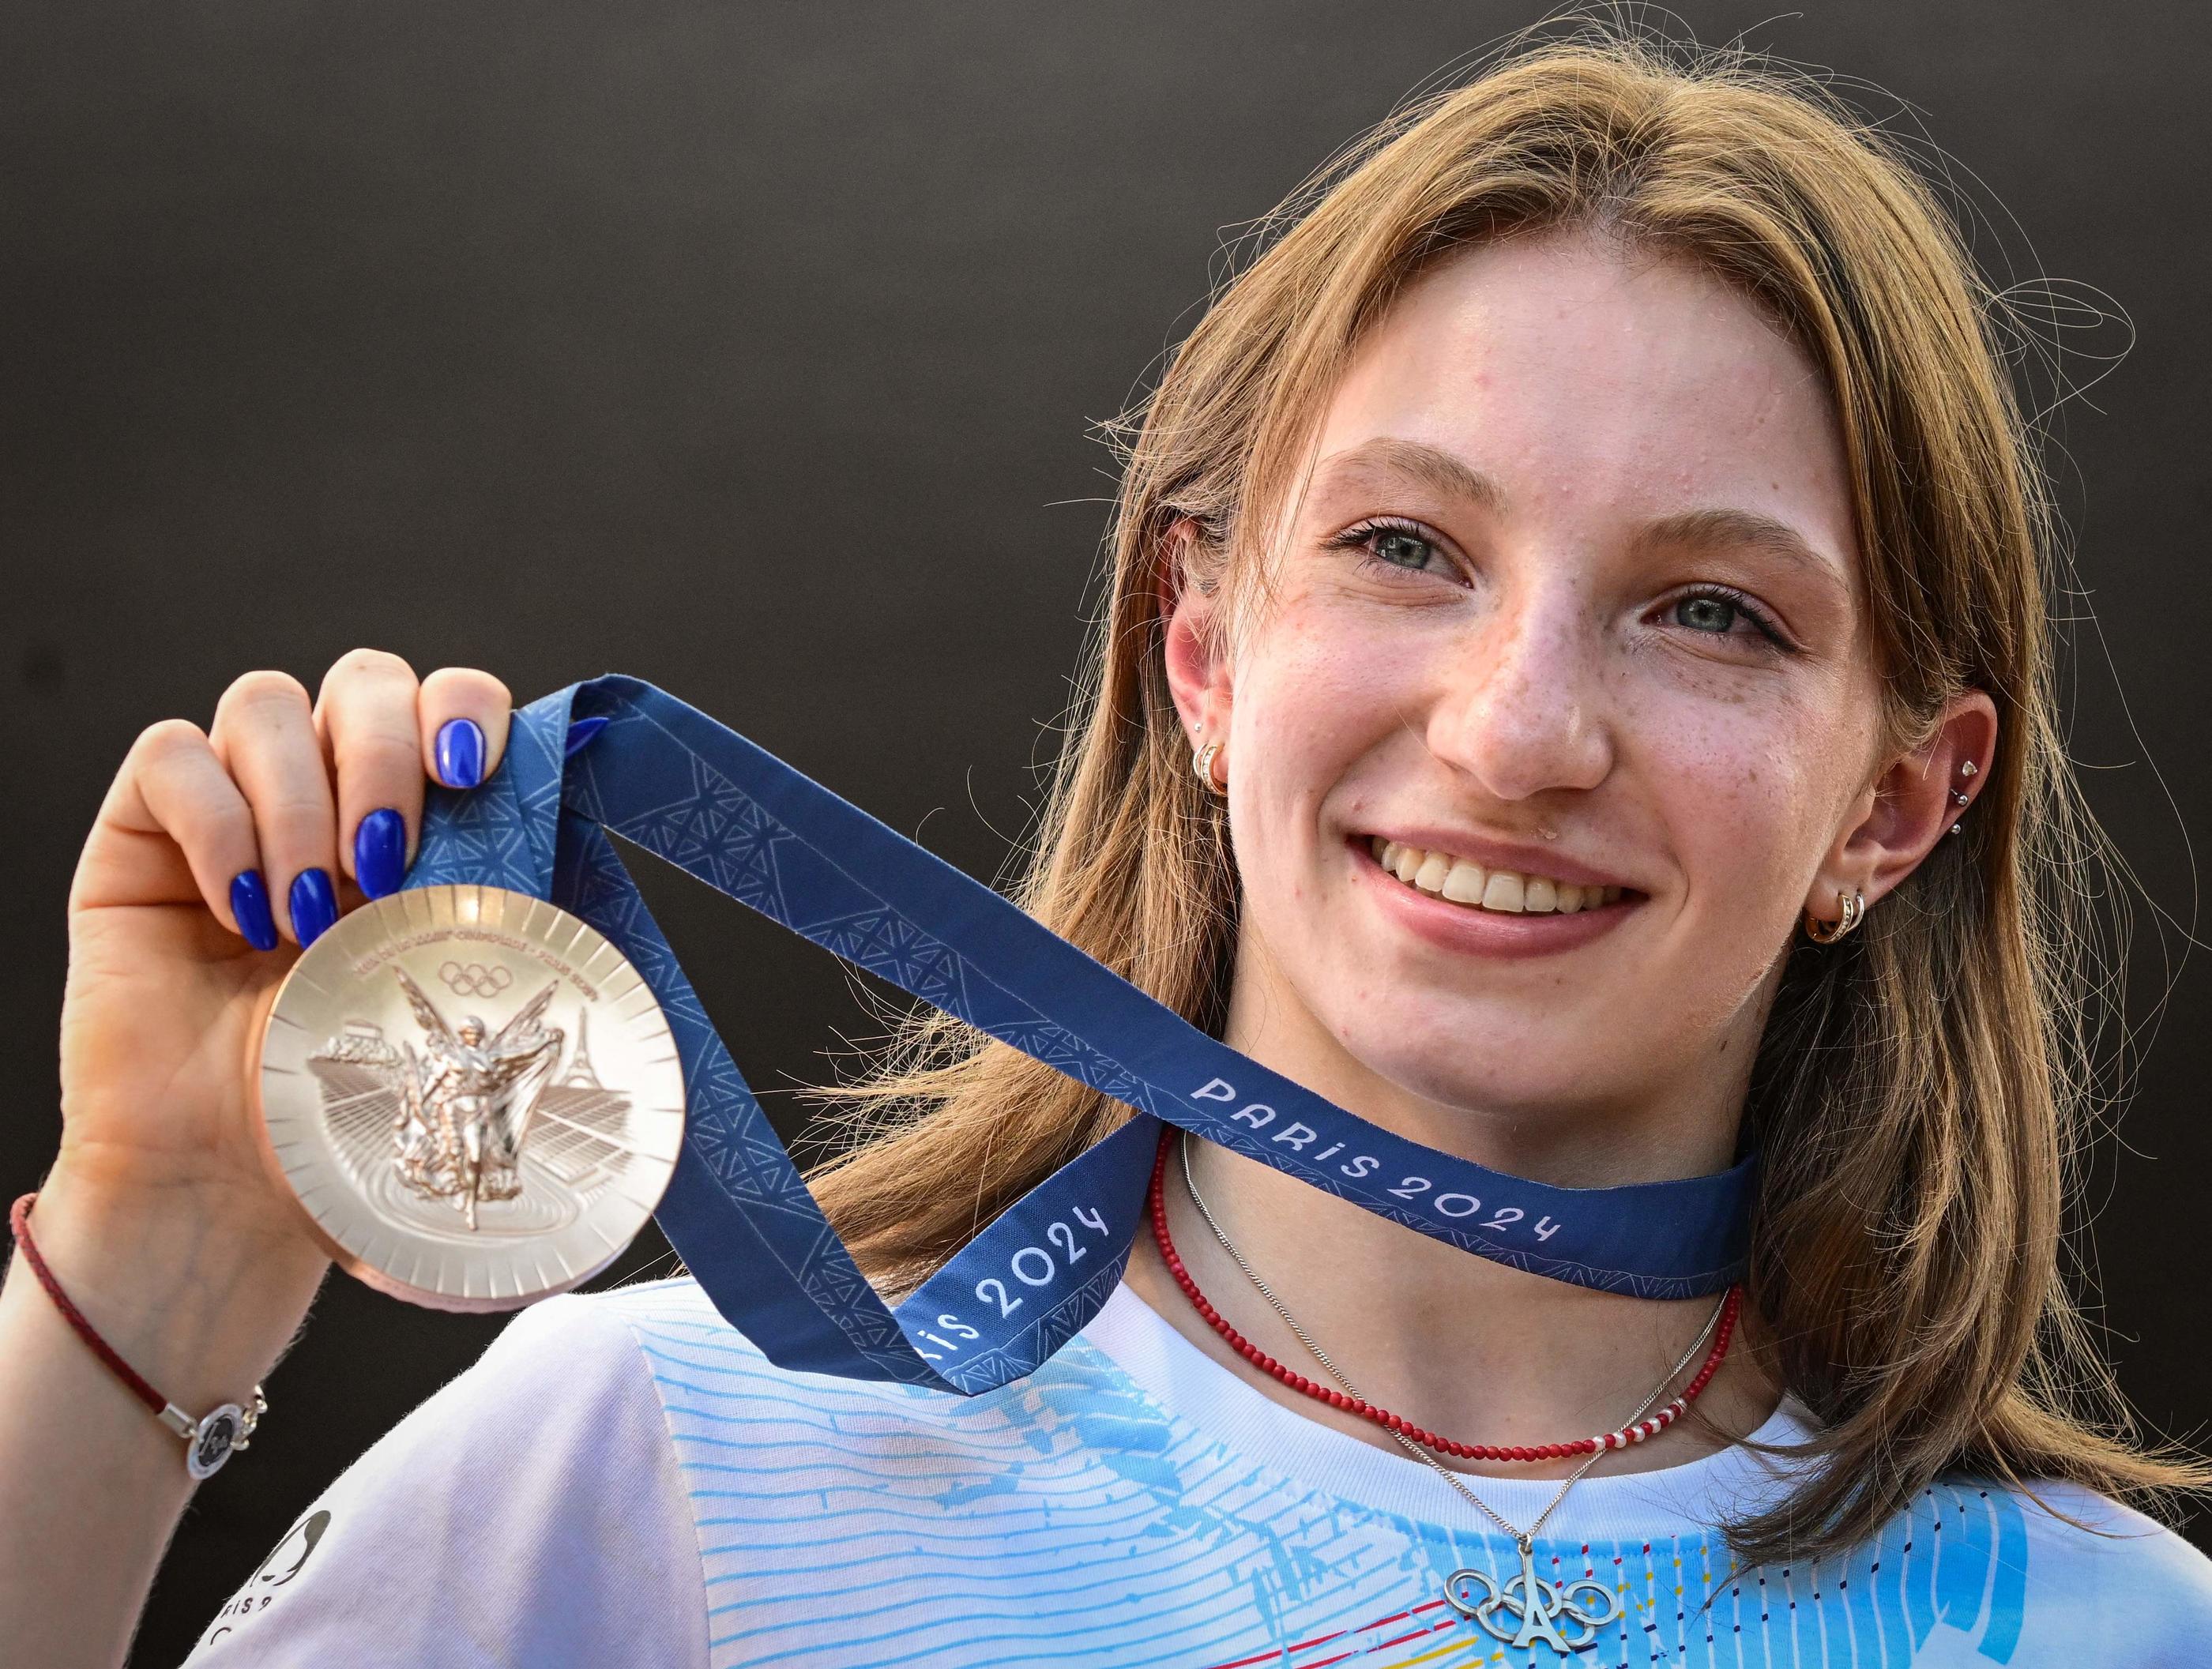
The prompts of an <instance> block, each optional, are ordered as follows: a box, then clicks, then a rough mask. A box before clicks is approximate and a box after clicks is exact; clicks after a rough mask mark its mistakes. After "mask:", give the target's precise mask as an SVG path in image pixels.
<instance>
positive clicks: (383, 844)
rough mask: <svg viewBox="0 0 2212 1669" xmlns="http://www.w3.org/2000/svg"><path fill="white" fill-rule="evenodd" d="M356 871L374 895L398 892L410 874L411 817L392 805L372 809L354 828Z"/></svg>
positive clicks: (366, 887)
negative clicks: (408, 821)
mask: <svg viewBox="0 0 2212 1669" xmlns="http://www.w3.org/2000/svg"><path fill="white" fill-rule="evenodd" d="M353 873H354V878H355V879H356V880H357V881H359V882H360V883H361V889H362V893H364V894H365V895H368V897H370V898H381V897H383V896H384V895H386V893H395V892H398V890H399V883H401V882H402V881H404V880H405V879H406V878H407V821H406V819H405V818H404V817H402V816H400V815H399V814H398V812H397V811H394V810H392V808H391V807H390V806H386V807H385V808H384V809H383V810H380V811H372V812H370V813H369V814H368V816H365V817H363V818H362V820H361V827H360V828H356V830H354V832H353Z"/></svg>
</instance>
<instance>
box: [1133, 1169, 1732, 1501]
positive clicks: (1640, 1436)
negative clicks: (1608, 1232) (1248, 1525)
mask: <svg viewBox="0 0 2212 1669" xmlns="http://www.w3.org/2000/svg"><path fill="white" fill-rule="evenodd" d="M1175 1134H1176V1132H1174V1131H1172V1130H1170V1131H1168V1132H1164V1134H1163V1136H1162V1138H1161V1141H1160V1150H1159V1156H1158V1158H1156V1159H1155V1160H1154V1161H1153V1162H1152V1193H1151V1195H1150V1197H1149V1200H1148V1204H1149V1205H1150V1207H1151V1211H1152V1238H1153V1240H1155V1241H1158V1244H1159V1248H1160V1256H1161V1258H1162V1259H1164V1261H1165V1262H1166V1264H1167V1266H1168V1272H1169V1273H1170V1274H1171V1275H1173V1276H1174V1277H1175V1278H1176V1285H1177V1286H1179V1287H1181V1288H1182V1290H1183V1296H1185V1297H1186V1298H1188V1299H1189V1300H1190V1302H1191V1303H1192V1304H1193V1305H1194V1307H1195V1308H1197V1310H1198V1313H1199V1314H1200V1315H1202V1316H1204V1317H1205V1318H1206V1322H1207V1325H1209V1326H1212V1329H1213V1331H1214V1332H1218V1333H1219V1334H1220V1335H1221V1336H1222V1338H1225V1339H1226V1340H1228V1341H1229V1348H1230V1349H1231V1350H1235V1351H1236V1352H1237V1355H1239V1356H1243V1358H1244V1360H1245V1361H1247V1362H1249V1363H1251V1364H1252V1365H1253V1366H1254V1367H1255V1368H1257V1369H1260V1370H1261V1372H1262V1373H1265V1374H1268V1375H1272V1376H1273V1377H1274V1378H1276V1379H1278V1380H1280V1381H1282V1382H1283V1383H1284V1384H1285V1385H1287V1386H1289V1387H1291V1389H1292V1390H1293V1391H1297V1392H1299V1393H1303V1394H1304V1395H1306V1396H1309V1397H1311V1398H1313V1399H1315V1400H1316V1401H1317V1402H1325V1403H1327V1404H1328V1405H1329V1406H1330V1407H1331V1408H1338V1409H1342V1410H1343V1411H1345V1412H1346V1413H1347V1414H1357V1415H1358V1416H1359V1417H1361V1418H1362V1419H1364V1420H1372V1421H1373V1422H1374V1423H1376V1425H1379V1426H1381V1427H1382V1428H1383V1429H1384V1430H1386V1431H1390V1432H1395V1433H1396V1434H1397V1435H1399V1436H1401V1437H1405V1438H1408V1439H1410V1440H1411V1441H1413V1442H1416V1443H1419V1444H1420V1445H1422V1446H1423V1447H1426V1448H1432V1449H1435V1450H1436V1451H1437V1453H1439V1454H1450V1455H1455V1456H1457V1457H1458V1458H1459V1459H1461V1460H1565V1459H1567V1458H1568V1457H1570V1456H1572V1455H1577V1454H1596V1453H1597V1452H1598V1451H1600V1450H1601V1449H1620V1448H1626V1447H1628V1446H1629V1445H1630V1444H1631V1443H1640V1442H1642V1441H1644V1439H1646V1438H1647V1437H1656V1435H1658V1434H1659V1433H1661V1432H1662V1431H1664V1430H1665V1429H1667V1428H1668V1426H1670V1425H1672V1424H1674V1422H1675V1421H1676V1420H1678V1419H1680V1417H1682V1414H1683V1412H1684V1411H1686V1409H1688V1407H1689V1405H1691V1404H1692V1403H1693V1402H1695V1401H1696V1400H1697V1399H1698V1397H1699V1393H1701V1392H1703V1391H1704V1390H1705V1387H1706V1386H1707V1385H1708V1384H1709V1383H1711V1380H1712V1377H1713V1375H1715V1374H1716V1373H1717V1372H1718V1371H1719V1370H1720V1365H1721V1362H1722V1359H1723V1357H1725V1356H1727V1355H1728V1348H1729V1338H1730V1337H1731V1336H1732V1335H1733V1334H1734V1333H1735V1321H1736V1313H1737V1311H1738V1310H1739V1309H1740V1308H1741V1307H1742V1303H1743V1289H1742V1288H1741V1287H1730V1288H1729V1293H1728V1297H1727V1298H1726V1299H1725V1300H1724V1301H1723V1303H1722V1306H1721V1312H1720V1320H1719V1323H1718V1325H1717V1326H1716V1328H1715V1329H1714V1332H1713V1344H1712V1349H1711V1350H1710V1351H1709V1352H1708V1353H1707V1354H1706V1356H1705V1365H1704V1366H1703V1367H1701V1368H1699V1369H1698V1371H1697V1374H1696V1375H1695V1377H1693V1378H1692V1380H1691V1381H1690V1382H1689V1383H1688V1384H1687V1385H1686V1386H1684V1387H1682V1391H1681V1394H1680V1395H1679V1396H1677V1397H1676V1398H1675V1399H1674V1401H1672V1402H1670V1403H1668V1405H1666V1406H1665V1407H1664V1408H1662V1409H1661V1410H1659V1411H1658V1412H1657V1413H1656V1414H1653V1415H1651V1416H1650V1417H1648V1418H1646V1419H1642V1420H1638V1422H1637V1423H1635V1424H1634V1425H1630V1426H1621V1427H1618V1428H1616V1429H1613V1430H1612V1431H1608V1432H1604V1433H1602V1434H1601V1435H1598V1436H1595V1437H1577V1438H1576V1439H1575V1440H1574V1441H1572V1442H1570V1443H1536V1444H1531V1445H1527V1446H1522V1445H1519V1444H1514V1445H1501V1444H1498V1443H1462V1442H1460V1441H1458V1440H1456V1439H1455V1438H1451V1437H1440V1436H1438V1435H1437V1434H1436V1433H1435V1432H1433V1431H1427V1430H1425V1429H1422V1428H1421V1427H1419V1426H1417V1425H1415V1424H1414V1423H1413V1422H1412V1421H1411V1420H1408V1419H1407V1418H1406V1417H1404V1416H1402V1415H1399V1414H1393V1413H1391V1412H1390V1411H1389V1410H1388V1409H1383V1408H1377V1407H1376V1406H1375V1405H1374V1404H1372V1403H1370V1402H1368V1401H1365V1400H1364V1399H1361V1398H1357V1397H1352V1396H1348V1395H1346V1393H1343V1392H1341V1391H1339V1390H1336V1389H1334V1388H1333V1387H1329V1386H1326V1385H1320V1384H1316V1382H1315V1381H1312V1380H1310V1379H1308V1378H1306V1377H1305V1375H1303V1374H1297V1373H1293V1372H1291V1369H1288V1368H1285V1366H1284V1365H1283V1364H1282V1363H1279V1362H1278V1361H1276V1360H1275V1359H1274V1357H1273V1356H1269V1355H1268V1354H1267V1352H1266V1351H1265V1350H1261V1348H1260V1347H1259V1346H1258V1345H1256V1344H1253V1343H1252V1341H1251V1340H1250V1339H1249V1338H1245V1337H1244V1335H1243V1334H1242V1333H1240V1332H1237V1329H1236V1328H1234V1327H1232V1326H1230V1325H1229V1323H1228V1322H1227V1321H1226V1320H1224V1319H1223V1318H1222V1315H1221V1313H1220V1312H1219V1311H1218V1310H1217V1309H1215V1308H1213V1306H1212V1304H1210V1303H1208V1302H1206V1295H1205V1294H1204V1293H1203V1292H1201V1291H1200V1290H1199V1286H1198V1283H1197V1282H1196V1281H1194V1280H1193V1279H1192V1278H1191V1274H1190V1271H1189V1270H1188V1268H1186V1267H1185V1266H1184V1265H1183V1260H1182V1258H1181V1257H1180V1256H1179V1255H1178V1254H1177V1253H1176V1248H1175V1239H1174V1237H1173V1236H1172V1235H1170V1234H1169V1232H1168V1209H1167V1200H1166V1197H1165V1194H1164V1191H1163V1184H1164V1180H1165V1179H1166V1176H1167V1170H1168V1150H1169V1148H1170V1146H1171V1145H1172V1144H1173V1139H1174V1137H1175ZM1217 1232H1218V1231H1217Z"/></svg>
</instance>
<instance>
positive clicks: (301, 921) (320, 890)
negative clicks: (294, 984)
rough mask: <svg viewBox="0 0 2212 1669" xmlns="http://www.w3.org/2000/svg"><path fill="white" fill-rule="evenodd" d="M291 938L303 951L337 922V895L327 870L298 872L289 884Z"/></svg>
mask: <svg viewBox="0 0 2212 1669" xmlns="http://www.w3.org/2000/svg"><path fill="white" fill-rule="evenodd" d="M291 900H292V936H293V937H294V938H296V939H298V940H299V941H300V945H301V949H302V950H304V949H306V948H307V946H308V945H310V944H313V943H314V942H315V941H316V940H317V939H319V938H321V937H322V936H323V935H324V934H325V933H326V932H329V931H330V928H331V923H332V922H334V921H336V920H337V919H338V895H337V893H336V892H334V891H333V890H331V877H330V871H327V870H319V869H311V870H301V871H300V873H299V874H298V875H297V876H296V877H294V879H293V882H292V894H291Z"/></svg>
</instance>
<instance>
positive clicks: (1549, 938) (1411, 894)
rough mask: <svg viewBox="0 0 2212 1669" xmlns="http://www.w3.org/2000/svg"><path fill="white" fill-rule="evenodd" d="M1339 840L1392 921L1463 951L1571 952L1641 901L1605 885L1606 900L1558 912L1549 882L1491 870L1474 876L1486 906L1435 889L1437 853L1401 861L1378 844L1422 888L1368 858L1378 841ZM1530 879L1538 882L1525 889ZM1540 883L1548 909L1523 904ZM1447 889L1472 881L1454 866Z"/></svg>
mask: <svg viewBox="0 0 2212 1669" xmlns="http://www.w3.org/2000/svg"><path fill="white" fill-rule="evenodd" d="M1347 844H1348V845H1349V847H1350V849H1351V852H1352V867H1353V870H1354V872H1355V873H1356V874H1357V875H1358V877H1359V879H1360V881H1361V883H1364V885H1365V886H1366V887H1367V888H1368V889H1370V890H1371V891H1372V892H1374V893H1375V895H1376V902H1377V904H1378V905H1379V906H1380V907H1382V908H1383V911H1384V912H1385V913H1387V914H1388V915H1389V917H1390V918H1391V919H1394V920H1395V921H1397V922H1399V923H1401V925H1402V926H1405V927H1407V929H1408V930H1410V931H1411V932H1414V933H1416V934H1418V935H1419V937H1421V938H1425V939H1427V940H1428V941H1429V942H1430V943H1431V944H1437V945H1439V946H1441V947H1443V949H1445V950H1455V951H1458V952H1461V953H1462V954H1466V955H1472V956H1508V957H1513V956H1548V955H1551V954H1553V953H1555V952H1558V951H1564V950H1575V949H1577V948H1578V947H1580V946H1582V945H1584V944H1589V943H1590V942H1591V941H1592V940H1594V939H1597V938H1601V937H1603V936H1604V935H1605V934H1607V933H1608V932H1611V931H1612V930H1613V928H1615V927H1617V926H1620V923H1621V922H1622V921H1623V920H1624V919H1626V918H1627V916H1628V913H1630V911H1632V910H1633V909H1634V908H1635V907H1636V906H1637V905H1638V904H1640V903H1641V902H1643V895H1641V894H1639V893H1634V892H1625V891H1619V890H1618V889H1606V890H1607V891H1614V892H1616V896H1614V897H1613V898H1612V899H1610V900H1607V899H1606V898H1605V897H1604V896H1603V895H1602V894H1601V895H1600V896H1599V901H1597V902H1596V903H1595V904H1593V903H1589V902H1588V901H1585V900H1583V899H1579V898H1578V899H1577V900H1576V907H1575V908H1574V909H1573V910H1572V911H1571V912H1569V913H1561V912H1560V911H1559V908H1558V902H1559V888H1558V887H1557V885H1556V884H1555V883H1549V882H1548V881H1547V880H1546V879H1545V877H1528V876H1526V875H1523V874H1521V873H1519V872H1516V871H1497V872H1484V873H1483V874H1482V877H1481V880H1480V889H1481V890H1480V895H1479V896H1482V897H1486V898H1489V899H1492V900H1494V901H1495V902H1493V903H1492V904H1490V905H1489V906H1488V907H1485V905H1484V904H1482V903H1480V902H1476V901H1465V902H1462V901H1455V900H1454V899H1452V898H1449V897H1447V896H1445V895H1443V893H1442V892H1441V890H1438V889H1441V888H1442V887H1443V886H1444V885H1446V884H1447V883H1448V877H1449V865H1448V864H1447V865H1445V866H1444V868H1443V871H1442V872H1439V868H1438V865H1437V863H1436V862H1434V861H1433V859H1435V858H1440V857H1441V856H1442V854H1427V853H1421V854H1417V855H1418V856H1419V859H1420V861H1419V864H1409V863H1408V862H1407V854H1406V853H1403V852H1402V851H1399V850H1394V849H1390V848H1388V847H1386V848H1385V849H1386V850H1391V855H1392V857H1393V859H1394V860H1395V862H1396V865H1397V867H1399V868H1405V869H1409V870H1410V871H1411V873H1412V874H1413V876H1415V877H1417V878H1418V879H1419V880H1420V881H1424V882H1427V883H1430V885H1429V886H1428V887H1423V886H1420V885H1417V884H1415V883H1414V882H1413V881H1406V880H1401V879H1399V877H1397V876H1396V875H1395V874H1394V873H1393V872H1391V871H1389V870H1386V869H1385V868H1383V864H1382V862H1381V861H1380V859H1378V858H1377V856H1376V848H1377V847H1378V846H1381V845H1382V844H1383V843H1382V842H1380V841H1378V840H1376V839H1375V838H1372V837H1370V836H1365V835H1360V836H1355V837H1354V838H1353V839H1352V841H1349V842H1348V843H1347ZM1424 871H1425V873H1424ZM1501 878H1502V879H1501ZM1532 881H1533V882H1535V883H1540V884H1538V885H1535V886H1533V887H1532V885H1531V884H1530V883H1531V882H1532ZM1547 889H1548V890H1549V891H1550V893H1551V895H1552V903H1551V907H1549V908H1545V909H1539V910H1536V911H1533V912H1532V911H1530V910H1528V907H1527V905H1528V902H1529V900H1528V893H1529V892H1531V891H1534V892H1536V893H1537V895H1538V900H1539V901H1541V900H1542V898H1543V895H1544V893H1545V891H1546V890H1547ZM1452 890H1453V891H1455V892H1459V893H1462V894H1467V893H1470V892H1474V880H1473V878H1472V877H1468V875H1466V874H1465V873H1464V871H1462V875H1461V877H1460V880H1459V883H1457V884H1456V885H1454V886H1453V888H1452ZM1585 890H1587V889H1585ZM1514 903H1519V904H1520V905H1521V906H1522V908H1521V909H1520V910H1519V911H1517V912H1516V911H1515V910H1513V909H1511V908H1510V905H1512V904H1514Z"/></svg>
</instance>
